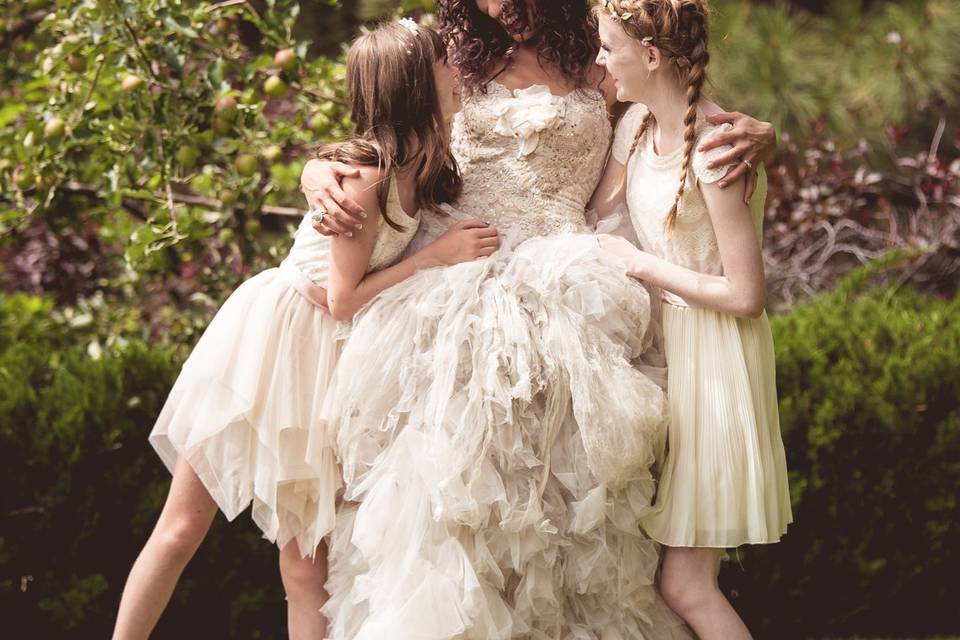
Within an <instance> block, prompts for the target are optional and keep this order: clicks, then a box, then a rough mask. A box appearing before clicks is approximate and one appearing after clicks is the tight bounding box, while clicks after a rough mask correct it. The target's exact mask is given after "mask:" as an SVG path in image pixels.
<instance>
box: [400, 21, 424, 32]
mask: <svg viewBox="0 0 960 640" xmlns="http://www.w3.org/2000/svg"><path fill="white" fill-rule="evenodd" d="M397 24H399V25H400V26H401V27H403V28H404V29H406V30H407V31H409V32H410V33H412V34H413V35H417V29H418V28H419V27H420V25H418V24H417V23H416V21H414V20H412V19H411V18H400V19H399V20H397Z"/></svg>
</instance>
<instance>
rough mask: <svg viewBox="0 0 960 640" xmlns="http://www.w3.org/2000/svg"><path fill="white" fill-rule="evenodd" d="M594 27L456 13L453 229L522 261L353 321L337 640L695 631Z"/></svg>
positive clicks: (451, 6) (311, 169)
mask: <svg viewBox="0 0 960 640" xmlns="http://www.w3.org/2000/svg"><path fill="white" fill-rule="evenodd" d="M587 15H588V9H587V7H586V5H585V3H583V2H582V1H580V0H563V1H560V2H557V1H552V2H548V1H546V0H543V1H540V2H532V1H531V2H528V3H521V2H520V1H519V0H515V1H514V2H512V3H507V2H497V1H495V0H489V1H484V0H476V2H473V1H472V0H467V1H454V0H447V1H444V0H441V1H440V2H439V17H440V21H441V26H442V32H443V34H444V36H445V37H447V38H448V40H449V41H450V42H451V43H452V49H451V51H452V60H453V62H454V64H455V65H456V66H457V67H458V68H459V70H460V72H461V75H462V77H463V79H464V82H465V84H466V86H467V88H468V90H470V91H471V93H470V96H469V97H468V98H467V99H466V100H465V103H464V107H463V111H462V112H461V114H460V115H459V116H457V117H456V118H455V119H454V121H453V150H454V154H455V157H456V159H457V161H458V163H459V165H460V168H461V171H462V174H463V192H462V196H461V198H460V199H459V200H458V201H457V203H456V206H455V209H451V210H450V211H449V213H450V216H449V218H448V222H449V223H453V222H455V221H456V220H457V219H459V218H460V217H466V216H476V217H480V218H482V219H484V220H485V221H486V222H488V223H489V224H491V225H493V226H495V227H497V228H498V229H499V230H500V233H501V237H502V238H503V245H504V248H503V249H501V251H500V252H498V253H497V254H495V255H494V256H493V257H491V258H490V259H487V260H482V261H475V262H468V263H463V264H460V265H457V266H453V267H446V268H440V269H431V270H427V271H423V272H420V273H419V274H417V275H416V276H414V277H412V278H410V279H409V280H407V281H406V282H405V283H403V284H400V285H398V286H396V287H394V288H392V289H390V290H389V291H387V292H385V293H384V294H382V295H381V296H380V297H378V298H377V299H376V300H375V301H374V302H373V303H372V304H371V305H370V306H369V307H368V308H367V309H366V310H365V311H364V312H363V313H362V314H361V315H360V316H358V318H357V319H356V321H355V323H354V326H353V328H352V331H351V334H350V338H349V340H348V341H347V342H346V344H345V346H344V349H343V352H342V355H341V360H340V364H339V368H338V374H337V375H338V380H337V382H336V387H335V390H334V392H333V393H332V394H330V396H329V398H331V399H333V402H332V403H331V404H330V405H328V406H327V413H328V414H329V416H330V417H331V418H333V419H334V420H333V422H334V423H335V424H336V428H337V434H336V436H337V440H338V448H339V456H340V458H341V462H342V465H343V472H344V480H345V483H346V487H347V489H346V494H345V502H344V503H343V505H342V506H341V508H340V513H339V514H338V525H337V530H336V531H335V532H334V536H333V539H332V541H331V544H330V559H329V562H330V567H331V569H330V580H329V582H328V590H329V591H330V592H331V593H332V594H333V595H332V597H331V600H330V601H329V603H328V604H327V606H326V607H325V609H324V611H325V613H326V614H327V615H328V616H329V618H330V620H331V631H330V633H331V635H332V637H333V638H336V639H341V638H350V639H356V640H359V639H373V638H378V639H379V638H385V637H390V638H411V639H412V638H436V639H442V638H461V637H463V638H515V637H525V638H544V639H546V638H571V639H578V640H579V639H584V640H586V639H597V640H599V639H601V638H603V639H607V638H624V639H626V638H630V639H635V638H686V637H690V632H689V631H688V630H687V629H686V628H685V627H684V626H683V624H682V622H681V621H680V620H679V618H677V617H676V616H675V615H674V614H673V613H672V612H671V611H670V610H669V608H667V606H666V605H665V604H664V603H663V601H662V600H661V599H660V597H659V595H658V593H657V590H656V587H655V584H654V579H655V573H656V570H657V566H658V562H659V557H660V556H659V553H660V550H659V547H658V545H657V544H656V543H655V542H653V541H652V540H650V539H649V538H647V536H645V535H644V534H643V532H642V531H641V529H640V527H639V524H638V523H639V520H640V518H641V516H642V515H643V514H644V513H645V512H646V511H647V510H648V509H649V508H650V505H651V502H652V498H653V494H654V488H655V483H654V479H653V475H652V469H653V467H654V465H655V463H656V461H657V459H658V457H659V456H660V455H661V450H662V447H663V445H664V439H665V425H664V410H665V404H664V395H663V391H662V390H661V388H660V387H659V386H658V385H657V384H655V382H654V381H653V380H652V379H651V378H650V377H648V375H646V373H644V372H645V371H649V369H646V368H644V367H638V366H634V365H635V364H636V363H637V362H638V361H639V360H640V358H641V356H642V355H644V353H645V352H646V351H647V349H648V347H649V342H650V337H649V336H650V335H651V332H650V331H648V328H649V325H650V319H651V309H650V297H649V296H648V295H647V292H646V290H645V289H644V288H643V287H642V286H640V285H638V284H637V283H636V282H635V281H633V280H632V279H630V278H628V277H627V276H626V275H625V272H624V268H623V267H622V265H621V264H620V263H619V262H618V261H617V260H616V259H614V258H612V257H611V256H609V255H608V254H605V253H604V252H602V251H600V250H599V248H598V246H597V241H596V238H595V236H593V235H590V234H589V233H588V231H589V230H588V227H587V225H586V222H585V214H584V210H585V207H586V205H587V203H588V201H589V200H590V198H591V194H592V193H593V191H594V188H595V187H596V183H597V180H598V178H599V176H600V174H601V171H602V169H603V166H604V163H605V160H606V155H607V148H608V146H609V141H610V138H611V133H612V131H611V125H610V119H609V116H608V108H609V107H610V106H612V99H610V98H607V97H606V96H607V95H609V94H607V93H605V89H606V87H604V86H603V77H602V74H601V72H600V71H599V69H598V68H596V67H594V66H593V65H592V60H593V58H594V56H595V55H596V49H595V47H594V33H593V32H592V31H591V29H590V28H589V27H588V21H587ZM740 125H741V126H740V127H739V128H738V129H737V130H738V131H740V134H739V136H740V138H749V137H750V136H752V135H753V134H754V132H756V131H763V130H764V125H761V124H760V123H756V122H755V121H752V120H750V119H744V120H742V121H741V122H740ZM744 131H747V133H744ZM747 148H748V149H749V153H750V154H751V156H750V157H752V154H753V153H755V152H756V149H755V148H753V147H751V146H750V145H749V144H748V145H747ZM336 173H337V170H336V168H335V167H331V166H330V165H327V164H311V165H308V167H307V169H306V171H305V175H304V178H303V181H304V186H305V189H306V190H308V192H310V193H311V198H310V199H311V202H312V204H320V205H321V206H322V207H324V208H325V209H326V210H327V212H328V215H327V216H326V219H325V223H326V224H327V225H328V229H327V232H345V231H347V230H348V228H347V226H346V225H347V224H353V222H352V221H351V219H350V218H349V216H347V215H344V212H343V211H342V210H341V209H340V208H339V207H337V208H336V209H335V208H334V207H335V206H336V205H334V204H333V202H334V198H333V197H332V196H335V195H339V194H337V193H336V191H337V189H336V187H335V186H333V185H332V184H331V180H332V179H333V178H335V177H336V176H335V174H336ZM317 188H319V191H317V190H316V189H317ZM317 193H319V194H320V195H319V196H317V195H315V194H317ZM341 200H343V198H341ZM341 204H343V205H344V208H346V209H352V210H353V211H356V208H355V206H354V205H353V204H352V203H349V202H342V203H341ZM338 214H340V215H338ZM443 228H444V227H443V226H441V225H438V226H437V227H435V228H431V229H427V230H426V232H425V234H426V237H428V238H429V237H433V236H434V235H435V234H437V233H439V232H440V231H442V229H443Z"/></svg>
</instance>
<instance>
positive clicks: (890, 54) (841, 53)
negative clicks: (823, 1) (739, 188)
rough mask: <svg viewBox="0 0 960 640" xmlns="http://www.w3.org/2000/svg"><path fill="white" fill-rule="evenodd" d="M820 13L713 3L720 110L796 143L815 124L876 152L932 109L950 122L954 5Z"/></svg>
mask: <svg viewBox="0 0 960 640" xmlns="http://www.w3.org/2000/svg"><path fill="white" fill-rule="evenodd" d="M828 7H829V11H828V13H827V14H826V15H822V16H818V15H814V14H811V13H808V12H806V11H803V10H800V9H794V8H792V7H790V6H789V5H788V4H787V3H785V2H778V3H775V4H750V3H744V2H733V1H732V0H726V1H722V2H716V3H714V4H713V22H712V45H711V53H712V56H711V63H710V72H711V75H712V76H713V79H714V82H715V85H716V96H717V98H718V99H719V100H720V101H721V103H723V104H725V105H729V106H731V107H732V108H736V109H739V110H741V111H746V112H747V113H751V114H754V115H757V116H759V117H761V118H764V119H768V120H771V121H772V122H773V123H774V124H775V125H776V126H777V130H778V131H780V132H781V133H788V134H790V135H792V136H794V137H797V138H799V140H800V141H801V143H802V141H803V140H804V139H805V138H806V136H807V134H809V132H810V127H811V124H812V122H813V121H814V120H823V121H825V122H826V126H827V128H828V130H829V131H830V134H831V135H832V136H833V137H835V138H836V137H839V138H841V139H842V140H844V141H846V142H855V141H856V140H857V139H858V138H861V137H863V138H866V139H868V140H870V141H871V142H874V143H877V142H884V141H885V132H886V130H887V128H888V127H892V126H914V125H924V124H925V123H924V122H923V121H922V120H918V118H917V115H918V112H922V111H923V107H924V105H926V104H930V103H931V102H933V103H938V104H939V103H940V102H941V101H942V102H943V106H944V107H945V108H947V109H949V110H951V113H953V114H954V115H956V113H957V110H958V109H960V100H958V96H960V69H958V68H957V66H956V64H955V61H956V60H957V59H958V58H960V3H958V2H957V0H907V1H905V2H897V3H894V2H883V3H871V4H870V8H869V9H867V8H865V7H864V3H863V2H861V1H860V0H857V1H853V2H839V1H837V2H831V3H829V4H828ZM921 115H922V113H921ZM928 126H929V125H928Z"/></svg>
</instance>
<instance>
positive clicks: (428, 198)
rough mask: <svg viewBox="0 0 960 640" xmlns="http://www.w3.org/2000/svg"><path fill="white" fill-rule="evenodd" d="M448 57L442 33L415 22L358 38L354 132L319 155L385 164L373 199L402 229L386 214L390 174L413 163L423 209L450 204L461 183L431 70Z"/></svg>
mask: <svg viewBox="0 0 960 640" xmlns="http://www.w3.org/2000/svg"><path fill="white" fill-rule="evenodd" d="M446 55H447V49H446V47H445V46H444V44H443V41H442V40H441V39H440V36H439V35H438V34H437V33H436V32H435V31H433V30H432V29H430V28H428V27H423V26H415V25H414V24H413V23H412V21H405V24H401V23H398V22H392V23H385V24H383V25H380V26H379V27H376V28H375V29H373V30H371V31H368V32H366V33H364V34H362V35H360V36H359V37H358V38H357V39H356V40H354V41H353V43H352V44H351V46H350V50H349V51H348V52H347V71H346V83H347V88H348V93H349V99H350V119H351V120H352V121H353V124H354V132H353V135H352V137H351V138H350V139H349V140H346V141H345V142H341V143H336V144H330V145H326V146H324V147H321V148H320V149H319V151H318V152H317V158H319V159H321V160H335V161H337V162H346V163H354V164H360V165H366V166H378V167H382V168H383V170H384V174H385V176H387V178H386V179H384V180H383V181H381V183H380V185H379V186H378V189H377V200H378V201H379V203H380V211H381V212H382V215H383V217H384V220H386V221H387V223H388V224H389V225H390V226H392V227H393V228H395V229H399V228H400V227H399V225H398V224H397V223H396V222H395V221H394V220H391V219H390V218H389V216H388V214H387V211H386V200H387V192H388V187H389V184H390V180H389V176H391V175H392V174H393V172H394V171H396V170H397V169H399V168H401V167H412V168H413V171H414V173H415V184H416V195H417V202H418V204H419V205H420V206H421V207H424V208H427V209H433V210H436V209H437V208H438V205H440V204H441V203H445V202H452V201H453V200H454V199H455V198H456V197H457V195H459V193H460V189H461V187H462V181H461V178H460V172H459V169H458V168H457V163H456V161H455V160H454V158H453V154H452V153H451V151H450V133H449V126H448V124H447V123H446V121H445V120H444V116H443V112H442V110H441V108H440V101H439V98H438V96H437V86H436V81H435V79H434V75H433V65H434V63H435V62H443V61H445V60H446Z"/></svg>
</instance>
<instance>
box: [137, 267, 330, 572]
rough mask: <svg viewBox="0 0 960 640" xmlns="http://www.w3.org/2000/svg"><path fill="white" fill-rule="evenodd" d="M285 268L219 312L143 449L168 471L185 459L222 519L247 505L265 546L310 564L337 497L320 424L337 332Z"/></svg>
mask: <svg viewBox="0 0 960 640" xmlns="http://www.w3.org/2000/svg"><path fill="white" fill-rule="evenodd" d="M285 269H287V266H285V267H283V268H278V269H269V270H267V271H264V272H262V273H260V274H258V275H256V276H254V277H253V278H251V279H250V280H248V281H246V282H244V283H243V284H242V285H241V286H240V287H239V288H238V289H237V290H236V291H235V292H234V293H233V294H232V295H231V296H230V297H229V298H228V299H227V301H226V302H225V303H224V304H223V306H222V307H221V308H220V310H219V311H218V312H217V315H216V316H215V317H214V319H213V321H212V322H211V323H210V326H209V327H208V328H207V330H206V331H205V332H204V334H203V336H202V337H201V338H200V340H199V342H198V343H197V345H196V347H195V348H194V350H193V352H192V353H191V354H190V357H189V358H188V359H187V361H186V363H185V364H184V365H183V369H182V370H181V372H180V375H179V377H178V378H177V380H176V382H175V384H174V386H173V390H172V391H171V392H170V396H169V397H168V399H167V401H166V404H165V405H164V407H163V410H162V411H161V413H160V416H159V418H158V419H157V422H156V425H155V426H154V428H153V431H152V432H151V434H150V443H151V444H152V445H153V446H154V448H155V449H156V451H157V453H158V454H159V455H160V457H161V458H162V459H163V462H164V463H165V464H166V466H167V468H168V469H170V470H171V472H172V471H173V469H174V467H175V465H176V462H177V460H178V458H180V457H183V458H186V460H187V461H188V462H189V463H190V466H191V467H192V468H193V470H194V471H195V472H196V474H197V476H198V477H199V478H200V480H201V481H202V482H203V484H204V486H205V487H206V489H207V491H208V492H209V493H210V496H211V497H212V498H213V499H214V500H215V501H216V503H217V505H219V507H220V509H221V510H222V511H223V513H224V515H226V517H227V518H228V519H231V520H232V519H233V518H235V517H236V516H237V515H238V514H239V513H240V512H241V511H243V510H244V509H246V508H247V506H250V505H251V504H252V505H253V508H252V515H253V519H254V521H255V522H256V523H257V525H258V526H259V527H260V528H261V529H262V530H263V533H264V536H265V537H266V538H268V539H269V540H271V541H275V542H277V543H278V544H279V545H280V546H281V547H282V546H284V545H286V544H287V543H288V542H289V541H290V540H293V539H296V540H297V543H298V544H299V547H300V551H301V553H302V554H304V555H307V554H312V553H313V552H314V550H315V549H316V547H317V545H318V544H319V543H320V541H321V540H322V538H323V537H324V535H326V534H328V533H329V532H330V531H331V530H332V529H333V523H334V517H335V509H334V500H335V496H336V494H337V491H338V490H339V489H340V486H341V483H340V479H339V478H340V475H339V471H338V469H337V466H336V459H335V456H334V453H333V449H332V447H331V446H324V443H323V437H324V434H325V429H324V425H323V422H322V420H321V419H320V409H321V403H322V402H323V399H324V397H325V396H326V394H327V388H328V385H329V384H330V381H331V379H332V377H333V372H334V367H335V364H336V360H337V351H338V346H337V344H336V342H335V340H334V335H335V332H336V326H337V323H336V321H335V320H334V319H333V318H332V317H331V316H330V315H329V314H328V313H326V312H325V311H323V310H322V309H320V308H318V307H316V306H314V305H313V304H311V303H310V302H309V301H308V300H307V299H306V298H305V297H304V296H303V295H301V294H300V293H298V292H297V291H296V289H295V288H294V286H293V284H292V283H291V277H290V274H289V273H288V272H287V271H285ZM301 277H302V276H301ZM311 431H312V433H311ZM308 444H309V447H308ZM328 444H332V443H328Z"/></svg>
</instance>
